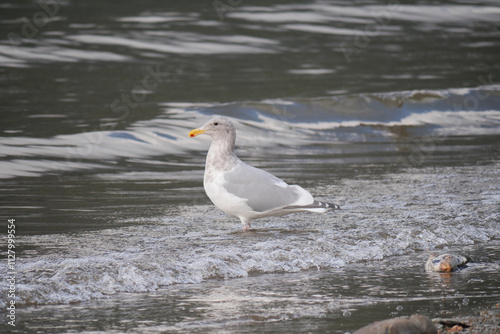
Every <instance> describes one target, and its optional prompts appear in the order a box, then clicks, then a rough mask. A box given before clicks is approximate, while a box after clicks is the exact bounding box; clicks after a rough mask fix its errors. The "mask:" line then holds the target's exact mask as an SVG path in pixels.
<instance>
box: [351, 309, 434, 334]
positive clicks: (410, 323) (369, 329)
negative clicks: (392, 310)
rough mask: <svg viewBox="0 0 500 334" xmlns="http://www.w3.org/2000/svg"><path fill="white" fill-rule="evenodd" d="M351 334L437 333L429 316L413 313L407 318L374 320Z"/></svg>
mask: <svg viewBox="0 0 500 334" xmlns="http://www.w3.org/2000/svg"><path fill="white" fill-rule="evenodd" d="M353 334H437V328H436V326H434V324H433V323H432V320H431V319H430V318H429V317H426V316H423V315H419V314H414V315H412V316H411V317H409V318H408V317H400V318H394V319H387V320H382V321H376V322H374V323H373V324H370V325H368V326H365V327H363V328H361V329H358V330H357V331H355V332H354V333H353Z"/></svg>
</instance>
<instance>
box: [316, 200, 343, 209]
mask: <svg viewBox="0 0 500 334" xmlns="http://www.w3.org/2000/svg"><path fill="white" fill-rule="evenodd" d="M313 205H315V206H316V207H320V208H325V209H329V210H340V206H339V205H337V204H333V203H326V202H319V201H314V203H313Z"/></svg>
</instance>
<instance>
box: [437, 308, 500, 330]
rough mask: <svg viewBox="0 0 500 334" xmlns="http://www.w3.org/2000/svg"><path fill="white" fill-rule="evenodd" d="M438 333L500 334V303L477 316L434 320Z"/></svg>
mask: <svg viewBox="0 0 500 334" xmlns="http://www.w3.org/2000/svg"><path fill="white" fill-rule="evenodd" d="M433 322H434V323H435V324H436V327H437V328H438V333H442V334H445V333H481V334H499V333H500V303H497V304H495V305H493V306H491V307H489V308H486V309H483V310H481V311H480V312H479V314H477V315H471V316H464V317H457V318H447V319H433Z"/></svg>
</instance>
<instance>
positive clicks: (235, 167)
mask: <svg viewBox="0 0 500 334" xmlns="http://www.w3.org/2000/svg"><path fill="white" fill-rule="evenodd" d="M200 134H207V135H209V136H210V137H212V144H211V145H210V149H209V150H208V154H207V161H206V165H205V175H204V178H203V186H204V188H205V192H206V193H207V195H208V197H209V198H210V200H211V201H212V202H213V203H214V204H215V206H216V207H218V208H219V209H221V210H222V211H224V212H225V213H227V214H229V215H231V216H235V217H238V218H239V219H240V220H241V223H242V224H243V231H246V230H248V229H249V228H250V221H251V220H252V219H256V218H263V217H270V216H283V215H287V214H290V213H294V212H301V211H310V212H319V213H323V212H326V211H328V210H338V209H340V207H339V206H338V205H337V204H330V203H324V202H318V201H315V200H314V198H313V197H312V195H311V194H310V193H309V192H308V191H307V190H305V189H304V188H302V187H300V186H297V185H288V184H287V183H286V182H284V181H282V180H280V179H278V178H277V177H276V176H274V175H272V174H269V173H268V172H265V171H263V170H261V169H258V168H255V167H252V166H250V165H247V164H246V163H244V162H243V161H241V160H240V159H239V158H238V157H237V156H236V154H234V144H235V141H236V130H235V128H234V125H233V123H232V122H231V121H230V120H229V119H228V118H226V117H222V116H218V117H215V118H212V119H211V120H210V121H208V122H207V123H205V124H204V125H203V126H202V127H201V128H199V129H194V130H192V131H191V132H189V136H190V137H195V136H197V135H200Z"/></svg>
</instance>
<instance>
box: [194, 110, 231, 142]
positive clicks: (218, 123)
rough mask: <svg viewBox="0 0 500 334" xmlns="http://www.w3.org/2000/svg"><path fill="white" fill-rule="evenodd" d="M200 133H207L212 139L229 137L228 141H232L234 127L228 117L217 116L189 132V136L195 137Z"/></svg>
mask: <svg viewBox="0 0 500 334" xmlns="http://www.w3.org/2000/svg"><path fill="white" fill-rule="evenodd" d="M201 134H207V135H209V136H210V137H212V139H214V140H215V139H225V138H229V139H230V140H229V141H233V142H234V139H235V138H236V129H235V128H234V125H233V123H232V122H231V120H230V119H229V118H227V117H222V116H217V117H214V118H212V119H211V120H209V121H208V122H206V123H205V124H203V126H202V127H201V128H198V129H194V130H191V132H189V136H190V137H196V136H197V135H201Z"/></svg>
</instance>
